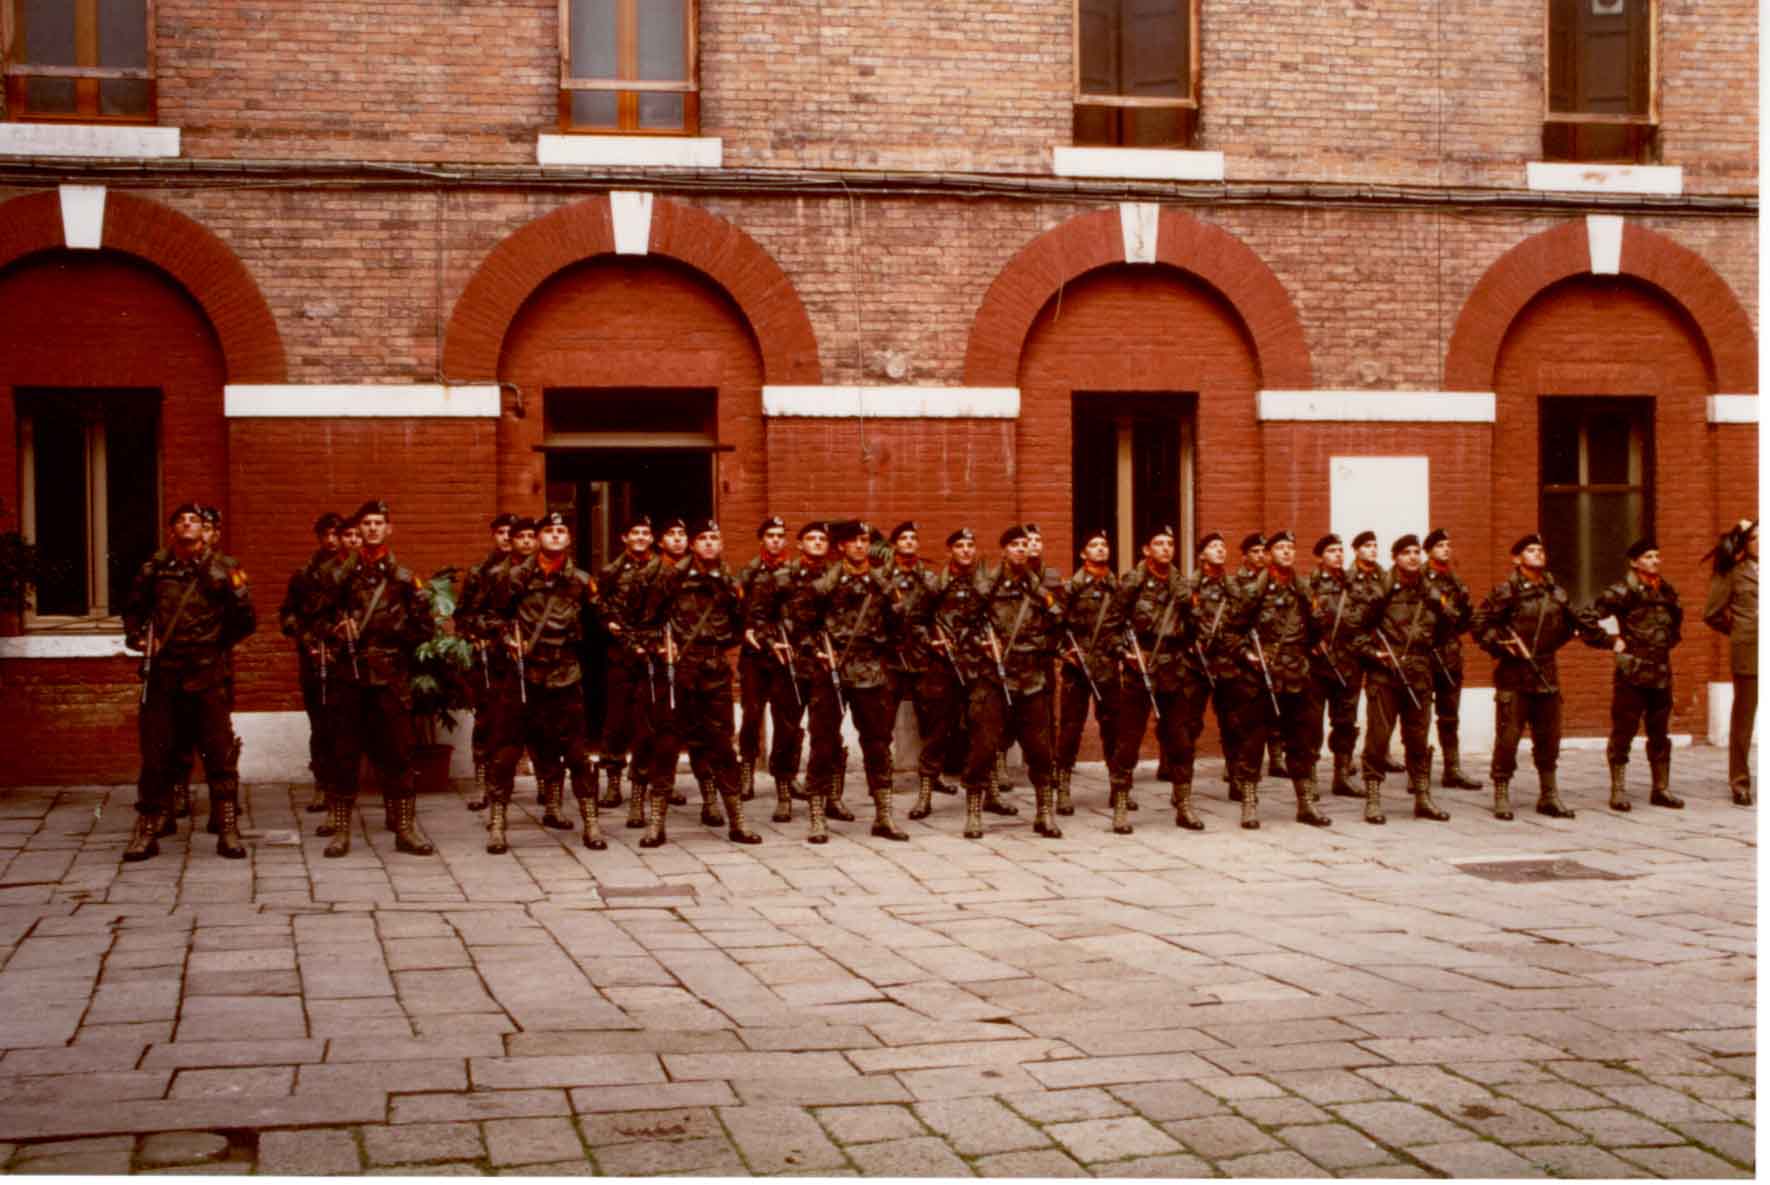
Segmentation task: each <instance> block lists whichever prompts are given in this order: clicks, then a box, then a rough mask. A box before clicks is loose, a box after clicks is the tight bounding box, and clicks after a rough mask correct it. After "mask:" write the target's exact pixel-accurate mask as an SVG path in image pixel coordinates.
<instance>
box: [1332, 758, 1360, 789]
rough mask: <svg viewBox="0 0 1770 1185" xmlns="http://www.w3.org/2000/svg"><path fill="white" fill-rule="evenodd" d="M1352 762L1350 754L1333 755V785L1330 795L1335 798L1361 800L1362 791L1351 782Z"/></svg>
mask: <svg viewBox="0 0 1770 1185" xmlns="http://www.w3.org/2000/svg"><path fill="white" fill-rule="evenodd" d="M1352 761H1353V757H1352V754H1350V753H1335V754H1334V784H1333V787H1332V793H1333V795H1334V797H1335V798H1363V797H1364V791H1362V790H1360V789H1359V788H1358V785H1357V783H1355V782H1353V780H1352Z"/></svg>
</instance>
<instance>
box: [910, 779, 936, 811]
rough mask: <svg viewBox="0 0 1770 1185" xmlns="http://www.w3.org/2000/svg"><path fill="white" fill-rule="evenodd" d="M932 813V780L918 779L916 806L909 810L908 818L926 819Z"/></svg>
mask: <svg viewBox="0 0 1770 1185" xmlns="http://www.w3.org/2000/svg"><path fill="white" fill-rule="evenodd" d="M933 813H934V779H933V778H930V777H918V778H917V779H916V805H915V806H912V807H911V808H910V818H912V819H926V818H927V817H928V816H929V815H931V814H933Z"/></svg>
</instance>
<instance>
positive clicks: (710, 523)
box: [688, 515, 719, 539]
mask: <svg viewBox="0 0 1770 1185" xmlns="http://www.w3.org/2000/svg"><path fill="white" fill-rule="evenodd" d="M718 533H719V523H718V521H717V520H716V519H714V518H713V517H712V516H711V515H708V516H704V517H702V518H695V519H690V520H689V522H688V537H689V538H690V539H699V538H700V537H701V536H702V535H717V534H718Z"/></svg>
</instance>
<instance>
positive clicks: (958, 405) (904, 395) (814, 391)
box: [762, 386, 1020, 420]
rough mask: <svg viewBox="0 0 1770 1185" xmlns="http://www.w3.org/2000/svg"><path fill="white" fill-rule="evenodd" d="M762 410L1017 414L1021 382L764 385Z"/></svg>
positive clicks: (950, 416)
mask: <svg viewBox="0 0 1770 1185" xmlns="http://www.w3.org/2000/svg"><path fill="white" fill-rule="evenodd" d="M762 414H763V415H766V416H800V417H815V418H820V419H838V420H843V419H859V418H861V417H866V418H867V419H911V420H914V419H943V420H958V419H979V420H1012V419H1017V418H1018V417H1019V415H1020V389H1019V388H1018V387H840V386H838V387H784V386H767V387H763V388H762Z"/></svg>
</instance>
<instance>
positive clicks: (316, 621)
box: [277, 548, 344, 672]
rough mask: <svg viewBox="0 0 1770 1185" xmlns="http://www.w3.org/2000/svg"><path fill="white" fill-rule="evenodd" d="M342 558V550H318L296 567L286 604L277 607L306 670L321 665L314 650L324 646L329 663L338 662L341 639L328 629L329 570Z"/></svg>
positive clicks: (283, 624) (278, 617)
mask: <svg viewBox="0 0 1770 1185" xmlns="http://www.w3.org/2000/svg"><path fill="white" fill-rule="evenodd" d="M343 558H344V557H343V553H342V552H338V553H334V552H329V551H326V550H324V549H323V548H322V549H320V550H317V551H315V552H314V553H313V555H312V556H310V557H309V558H308V561H307V563H305V564H303V565H302V566H301V567H299V568H297V569H295V571H294V573H293V574H292V575H291V576H290V577H289V587H288V588H287V589H286V590H285V591H284V593H283V603H282V604H281V605H280V606H278V608H277V620H278V622H279V623H280V624H281V626H282V630H283V636H284V637H285V638H292V639H293V640H294V642H295V657H296V660H297V661H298V662H299V663H300V665H301V669H302V671H303V672H306V671H308V670H309V669H311V668H316V667H317V666H318V663H319V656H318V655H317V654H316V653H315V651H317V650H318V649H320V648H321V647H324V648H325V651H326V661H327V663H328V664H334V663H336V662H337V661H338V653H339V650H338V642H337V640H336V639H334V638H332V637H331V636H330V634H329V632H328V631H329V629H330V626H331V622H330V621H328V620H327V615H328V611H329V606H330V601H329V600H328V596H327V591H326V590H327V587H328V580H329V577H328V575H327V570H328V569H329V568H331V567H333V566H334V565H336V564H339V563H341V562H343Z"/></svg>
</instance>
